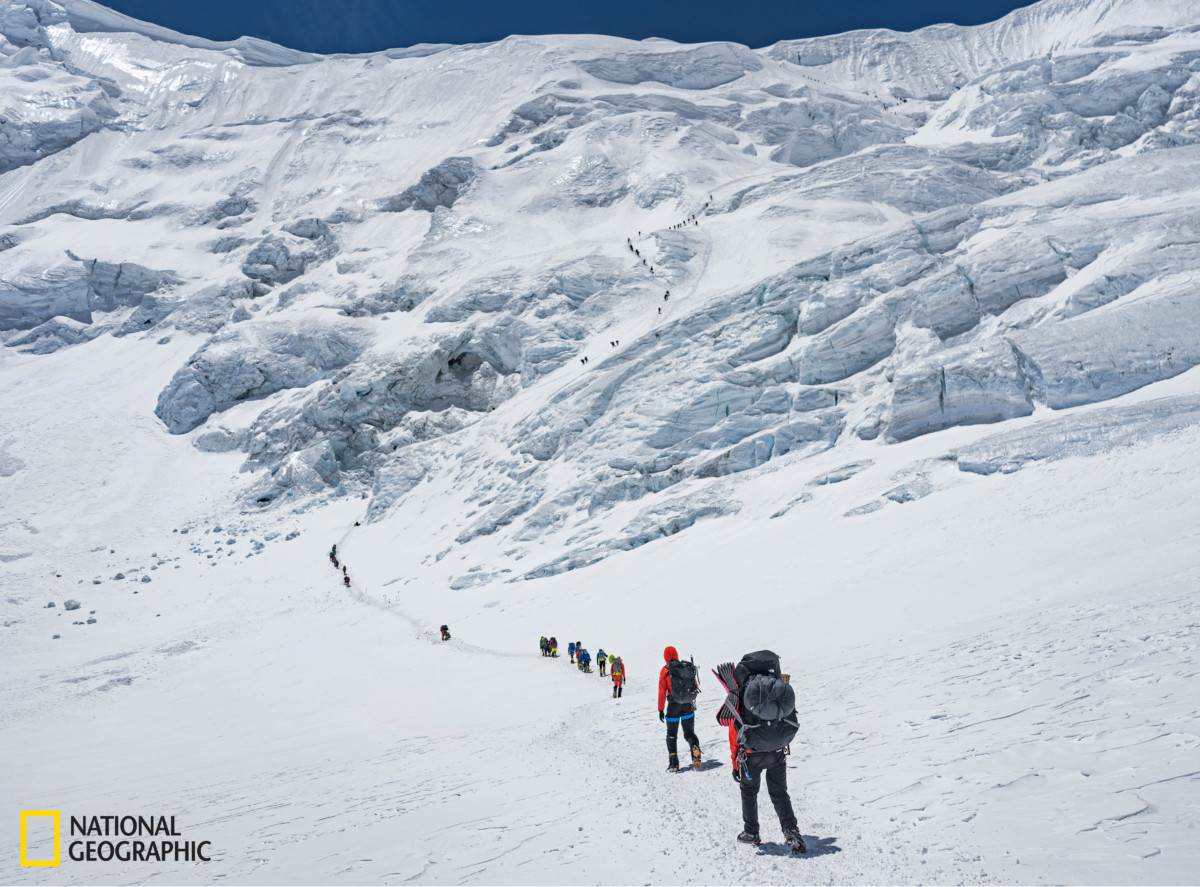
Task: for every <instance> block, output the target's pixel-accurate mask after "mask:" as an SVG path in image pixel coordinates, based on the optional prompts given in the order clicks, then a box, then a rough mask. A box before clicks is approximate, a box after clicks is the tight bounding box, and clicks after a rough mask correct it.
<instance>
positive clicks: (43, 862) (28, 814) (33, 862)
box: [21, 810, 62, 868]
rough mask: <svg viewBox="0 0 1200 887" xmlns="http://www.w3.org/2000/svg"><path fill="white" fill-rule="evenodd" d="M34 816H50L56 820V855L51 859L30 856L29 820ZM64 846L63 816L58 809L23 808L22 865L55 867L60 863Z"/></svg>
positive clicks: (27, 866) (28, 866)
mask: <svg viewBox="0 0 1200 887" xmlns="http://www.w3.org/2000/svg"><path fill="white" fill-rule="evenodd" d="M34 816H48V817H50V818H51V819H52V820H54V856H53V857H52V858H51V859H30V858H29V846H28V840H29V820H30V819H31V818H32V817H34ZM61 848H62V816H61V815H60V814H59V812H58V811H57V810H22V811H21V865H23V866H25V867H26V868H33V867H35V866H45V867H50V868H53V867H54V866H56V865H58V859H59V853H60V851H61Z"/></svg>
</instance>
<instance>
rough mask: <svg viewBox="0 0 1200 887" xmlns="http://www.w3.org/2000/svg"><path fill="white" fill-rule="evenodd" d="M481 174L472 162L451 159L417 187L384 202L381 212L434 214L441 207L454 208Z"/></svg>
mask: <svg viewBox="0 0 1200 887" xmlns="http://www.w3.org/2000/svg"><path fill="white" fill-rule="evenodd" d="M478 174H479V173H478V171H477V170H476V168H475V163H474V161H472V160H471V158H469V157H447V158H446V159H445V160H443V161H442V162H441V163H439V164H438V165H437V166H435V167H433V168H432V169H429V170H427V171H426V172H424V173H423V174H422V175H421V180H420V181H419V182H417V183H416V184H415V185H413V186H412V187H410V188H407V189H405V190H404V191H402V192H400V193H399V194H397V195H395V196H394V197H389V198H387V199H386V200H384V201H382V202H381V203H380V206H379V208H380V209H382V210H384V211H385V212H403V211H404V210H406V209H421V210H425V212H430V213H431V212H433V211H434V210H435V209H436V208H437V207H439V206H444V207H447V208H448V207H451V206H454V204H455V202H456V201H457V200H458V198H459V197H461V196H462V195H463V194H464V193H465V192H466V191H467V189H469V188H470V187H471V184H472V183H473V182H474V181H475V179H476V177H477V176H478Z"/></svg>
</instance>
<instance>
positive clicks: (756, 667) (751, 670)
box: [737, 650, 783, 687]
mask: <svg viewBox="0 0 1200 887" xmlns="http://www.w3.org/2000/svg"><path fill="white" fill-rule="evenodd" d="M737 671H738V677H739V680H738V684H740V685H741V686H743V687H744V686H746V680H747V679H749V677H750V676H751V675H756V674H765V675H771V676H772V677H776V678H777V677H779V675H780V674H782V671H783V669H782V667H781V666H780V664H779V656H778V655H776V654H775V653H773V652H771V651H770V650H759V651H758V652H756V653H747V654H746V655H745V656H743V657H742V661H741V662H739V663H738V666H737ZM743 678H745V679H743Z"/></svg>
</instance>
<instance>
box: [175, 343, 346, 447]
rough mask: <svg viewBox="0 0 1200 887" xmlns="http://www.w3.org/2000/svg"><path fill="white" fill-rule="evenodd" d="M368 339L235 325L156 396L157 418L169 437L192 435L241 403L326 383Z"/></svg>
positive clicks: (195, 356)
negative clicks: (322, 381) (215, 417)
mask: <svg viewBox="0 0 1200 887" xmlns="http://www.w3.org/2000/svg"><path fill="white" fill-rule="evenodd" d="M367 338H368V337H367V335H366V334H365V333H363V332H362V331H361V330H359V329H357V328H355V327H352V326H348V325H345V324H341V325H338V324H322V323H317V322H310V323H306V324H301V325H298V326H297V325H293V324H289V323H282V322H279V321H258V322H254V323H244V324H239V325H238V326H237V327H236V328H235V329H233V330H231V331H230V332H228V333H223V334H221V335H219V336H217V337H214V338H213V339H212V340H210V341H209V342H208V343H207V344H206V345H205V346H204V347H202V348H201V349H200V350H199V351H197V352H196V353H195V354H193V355H192V356H191V358H190V359H189V360H188V362H187V364H186V365H184V367H183V368H182V369H180V370H179V371H178V372H177V373H176V374H175V376H174V377H173V378H172V379H171V382H170V384H169V385H167V387H166V388H164V389H163V391H162V393H161V394H160V395H159V397H158V405H157V407H156V408H155V413H156V415H158V417H159V418H160V419H162V421H163V423H164V424H166V426H167V428H168V429H170V431H171V432H172V433H174V434H182V433H184V432H186V431H191V430H192V429H193V428H195V427H196V426H198V425H200V424H202V423H203V422H204V421H205V420H206V419H207V418H208V417H209V416H210V415H212V414H213V413H215V412H220V411H221V410H224V409H227V408H229V407H230V406H232V405H233V404H235V403H237V402H239V401H242V400H247V399H253V398H261V397H266V396H267V395H269V394H272V393H274V392H276V391H279V390H281V389H284V388H296V387H303V386H305V385H309V384H311V383H313V382H315V381H317V380H318V379H321V378H325V377H326V376H328V375H329V374H330V373H332V372H333V371H335V370H338V369H341V368H342V367H344V366H346V365H347V364H348V363H350V362H351V361H352V360H354V358H355V357H357V356H358V355H359V354H361V353H362V351H363V349H364V348H365V347H366V343H367Z"/></svg>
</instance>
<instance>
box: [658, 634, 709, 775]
mask: <svg viewBox="0 0 1200 887" xmlns="http://www.w3.org/2000/svg"><path fill="white" fill-rule="evenodd" d="M663 661H664V662H665V663H666V664H665V665H664V666H663V667H662V671H661V672H659V675H658V719H659V720H660V721H663V722H665V723H666V725H667V769H668V770H670V771H672V772H675V771H678V770H679V753H678V735H679V726H680V724H682V725H683V738H684V739H686V740H687V743H688V745H689V746H690V747H691V750H692V766H693V767H696V768H698V767H699V766H700V740H699V739H697V738H696V726H695V725H696V694H698V693H699V692H700V679H699V675H698V674H697V673H696V666H695V664H694V663H692V662H691V661H688V662H683V661H680V659H679V651H678V650H676V649H675V648H674V647H672V646H667V647H665V648H664V649H663Z"/></svg>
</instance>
